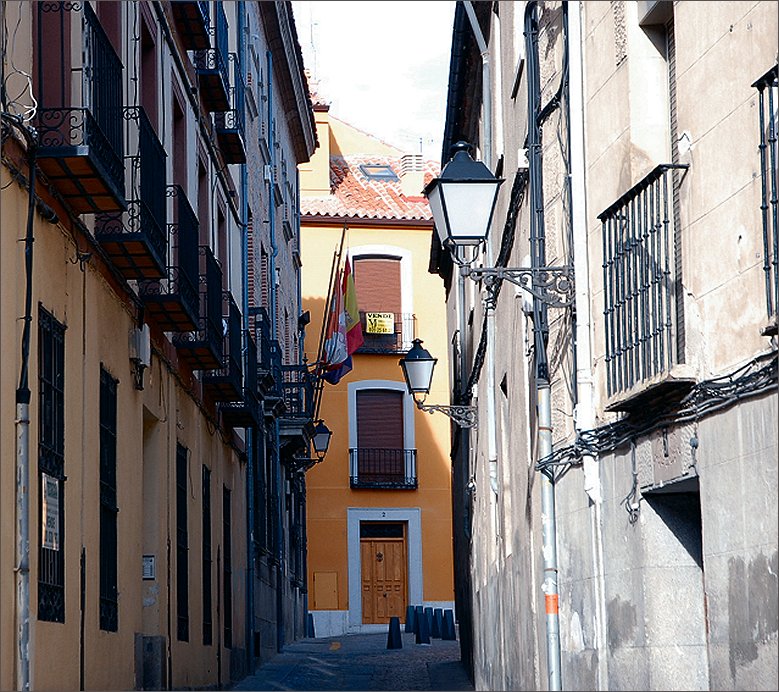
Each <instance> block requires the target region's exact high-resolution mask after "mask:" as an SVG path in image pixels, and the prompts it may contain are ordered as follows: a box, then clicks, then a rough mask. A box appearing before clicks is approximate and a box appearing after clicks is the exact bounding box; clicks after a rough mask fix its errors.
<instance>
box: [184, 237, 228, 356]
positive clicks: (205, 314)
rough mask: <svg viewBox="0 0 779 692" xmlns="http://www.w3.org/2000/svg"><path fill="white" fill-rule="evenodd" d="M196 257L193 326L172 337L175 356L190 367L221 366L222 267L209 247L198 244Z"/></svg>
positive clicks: (222, 335) (222, 333)
mask: <svg viewBox="0 0 779 692" xmlns="http://www.w3.org/2000/svg"><path fill="white" fill-rule="evenodd" d="M198 259H199V272H200V278H199V293H200V311H199V317H198V321H197V326H196V328H195V329H194V330H192V331H191V332H182V333H180V334H175V335H174V336H173V345H174V346H175V347H176V351H177V352H178V356H179V358H181V359H182V360H184V361H186V362H187V363H189V365H190V366H191V367H192V369H193V370H216V369H217V368H221V367H222V355H223V337H224V330H223V327H222V269H221V268H220V266H219V262H217V260H216V258H215V257H214V253H213V252H212V251H211V248H210V247H208V246H206V245H201V246H200V248H199V250H198Z"/></svg>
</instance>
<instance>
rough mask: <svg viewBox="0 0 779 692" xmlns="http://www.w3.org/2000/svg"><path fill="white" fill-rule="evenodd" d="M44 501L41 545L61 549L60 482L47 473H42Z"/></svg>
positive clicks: (50, 548) (42, 495)
mask: <svg viewBox="0 0 779 692" xmlns="http://www.w3.org/2000/svg"><path fill="white" fill-rule="evenodd" d="M41 484H42V493H41V497H42V503H43V506H42V507H41V514H42V519H43V521H42V522H41V530H42V532H43V535H42V536H41V545H42V546H43V547H44V548H48V549H49V550H59V549H60V482H59V480H57V479H56V478H54V476H50V475H49V474H47V473H42V474H41Z"/></svg>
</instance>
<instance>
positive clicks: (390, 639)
mask: <svg viewBox="0 0 779 692" xmlns="http://www.w3.org/2000/svg"><path fill="white" fill-rule="evenodd" d="M387 648H388V649H402V648H403V639H401V637H400V618H399V617H397V616H394V615H393V616H392V617H391V618H390V621H389V630H388V632H387Z"/></svg>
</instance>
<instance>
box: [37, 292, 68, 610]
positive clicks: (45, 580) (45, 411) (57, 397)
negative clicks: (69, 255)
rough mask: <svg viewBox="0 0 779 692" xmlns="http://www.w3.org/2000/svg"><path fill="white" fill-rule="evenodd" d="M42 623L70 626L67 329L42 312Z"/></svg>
mask: <svg viewBox="0 0 779 692" xmlns="http://www.w3.org/2000/svg"><path fill="white" fill-rule="evenodd" d="M38 329H39V331H38V348H39V351H38V373H39V374H38V391H39V411H40V413H39V424H38V440H39V442H38V488H39V491H38V507H39V515H38V516H39V518H40V526H41V528H40V531H39V540H40V544H39V545H40V551H39V555H38V565H39V566H38V619H39V620H47V621H49V622H65V326H64V325H62V324H60V323H59V322H58V321H57V320H56V319H55V318H54V316H53V315H52V314H51V313H49V312H47V311H46V310H45V309H44V308H43V307H42V306H40V307H39V311H38Z"/></svg>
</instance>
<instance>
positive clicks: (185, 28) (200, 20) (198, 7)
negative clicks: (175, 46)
mask: <svg viewBox="0 0 779 692" xmlns="http://www.w3.org/2000/svg"><path fill="white" fill-rule="evenodd" d="M170 8H171V11H172V12H173V22H174V24H175V25H176V31H177V32H178V34H179V36H180V37H181V44H182V45H183V46H184V48H185V49H186V50H206V49H208V48H210V47H211V34H210V32H209V21H210V18H209V10H208V2H203V1H202V0H200V1H193V0H176V1H175V2H172V3H170Z"/></svg>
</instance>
